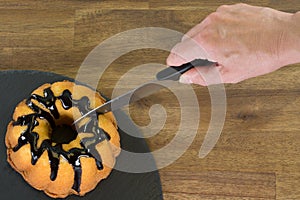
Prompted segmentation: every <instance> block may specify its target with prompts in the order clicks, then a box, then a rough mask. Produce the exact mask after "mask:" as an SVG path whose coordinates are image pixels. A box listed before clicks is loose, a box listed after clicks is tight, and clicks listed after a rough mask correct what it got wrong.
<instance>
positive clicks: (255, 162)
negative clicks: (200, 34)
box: [0, 0, 300, 200]
mask: <svg viewBox="0 0 300 200" xmlns="http://www.w3.org/2000/svg"><path fill="white" fill-rule="evenodd" d="M238 2H239V1H237V0H231V1H225V0H219V1H210V0H203V1H201V0H189V1H183V0H165V1H162V0H148V1H146V0H140V1H139V0H136V1H134V0H126V1H108V0H104V1H99V2H97V1H69V0H68V1H67V0H66V1H63V0H55V1H49V0H48V1H34V0H25V1H21V0H10V1H4V0H1V1H0V41H1V42H0V63H1V65H0V69H1V70H7V69H13V70H20V69H31V70H42V71H50V72H54V73H58V74H62V75H66V76H69V77H72V78H75V77H76V75H77V73H78V69H79V67H80V65H81V63H82V62H83V60H84V59H85V57H86V56H87V55H88V54H89V52H90V51H91V50H93V49H94V48H95V47H96V46H97V45H98V44H100V43H101V42H103V41H104V40H105V39H108V38H109V37H111V36H114V35H115V34H118V33H120V32H123V31H127V30H130V29H135V28H143V27H164V28H168V29H172V30H176V31H179V32H182V33H185V32H186V31H188V30H189V29H190V28H191V27H193V26H194V25H195V24H197V23H198V22H200V21H201V20H202V19H204V18H205V16H206V15H208V14H209V13H211V12H213V11H214V10H215V9H216V8H217V7H218V6H220V5H222V4H226V3H227V4H228V3H238ZM243 2H246V3H251V4H253V5H259V6H269V7H272V8H275V9H278V10H282V11H287V12H296V11H299V10H300V3H299V1H298V0H289V1H283V0H278V1H275V0H251V1H250V0H249V1H243ZM167 56H168V52H167V51H165V50H160V49H151V48H150V49H149V48H147V49H139V50H135V51H131V52H129V53H127V54H125V55H123V56H121V57H119V58H118V59H116V60H115V61H114V62H113V63H112V64H111V65H110V66H109V68H108V69H107V71H106V72H105V76H104V77H103V78H102V79H101V80H100V82H99V85H98V89H99V90H101V91H102V92H103V93H104V94H105V95H106V96H109V97H110V96H111V94H112V93H113V89H114V86H115V85H116V83H117V81H118V80H119V79H120V78H121V77H122V75H124V74H126V73H127V72H128V71H129V70H130V69H132V68H134V67H136V66H139V65H142V64H145V63H161V64H164V63H165V59H166V57H167ZM299 66H300V65H292V66H287V67H285V68H282V69H280V70H278V71H276V72H274V73H271V74H268V75H265V76H260V77H257V78H253V79H250V80H247V81H243V82H242V83H239V84H233V85H231V84H228V85H225V89H226V96H227V104H226V106H227V112H226V118H225V124H224V127H223V131H222V134H221V137H220V139H219V140H218V142H217V144H216V146H215V147H214V149H213V150H212V151H211V152H210V153H209V154H208V155H207V156H206V157H204V158H199V156H198V153H199V149H200V146H201V144H202V143H203V140H204V137H205V135H206V132H207V129H208V126H209V123H210V117H211V101H210V95H209V90H208V89H207V88H206V87H201V86H193V89H194V91H195V93H196V95H197V98H198V102H199V105H200V106H199V107H200V111H201V118H200V121H199V122H197V121H196V122H195V123H199V128H198V129H197V130H188V129H187V130H186V131H196V134H197V135H196V137H195V138H194V139H193V142H192V144H191V145H190V146H189V148H188V149H187V151H185V152H184V154H183V155H182V156H181V157H180V158H179V159H177V160H176V161H174V162H173V163H172V164H171V165H169V166H167V167H164V168H162V169H160V170H159V172H160V175H161V181H162V187H163V193H164V198H165V199H172V200H173V199H180V200H182V199H300V189H299V188H300V157H299V152H300V150H299V149H300V134H299V133H300V122H299V118H300V112H299V106H300V87H299V86H300V79H299V77H300V70H299ZM149 69H150V68H149ZM92 74H93V73H91V75H92ZM154 74H155V73H154V71H153V70H152V69H150V70H149V74H145V75H140V76H138V75H137V76H136V79H140V81H141V80H144V79H145V80H146V79H147V78H151V76H153V75H154ZM123 86H124V88H123V89H126V88H127V87H128V88H129V87H130V81H129V84H128V86H127V85H123ZM186 101H189V99H188V98H187V99H186ZM154 104H161V105H162V106H164V108H165V112H166V114H167V118H166V123H165V125H164V127H163V128H162V129H161V130H160V131H158V134H156V135H155V136H153V137H151V138H149V139H147V141H148V144H149V146H150V148H151V149H152V150H157V149H160V148H162V147H164V146H165V145H167V144H168V143H169V142H170V141H172V139H173V138H174V136H175V134H176V132H177V130H178V128H179V127H178V124H180V123H181V118H180V117H181V115H180V105H179V102H178V101H177V100H176V98H174V95H173V94H172V92H170V91H167V90H164V91H161V92H159V93H157V94H156V95H152V96H150V97H149V98H147V99H144V100H141V101H139V102H138V103H136V104H134V105H132V106H131V107H130V110H129V115H130V116H131V118H132V120H133V121H134V122H135V123H136V124H137V125H138V126H146V125H147V124H149V122H150V117H149V115H148V113H149V109H150V107H151V106H152V105H154ZM191 112H192V111H191ZM154 114H155V113H154ZM154 116H155V115H154ZM154 116H152V117H154ZM191 120H193V119H191ZM167 156H168V155H167V154H166V157H167Z"/></svg>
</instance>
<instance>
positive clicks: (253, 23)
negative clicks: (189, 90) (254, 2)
mask: <svg viewBox="0 0 300 200" xmlns="http://www.w3.org/2000/svg"><path fill="white" fill-rule="evenodd" d="M292 16H293V15H292V14H290V13H284V12H280V11H277V10H273V9H271V8H265V7H256V6H250V5H246V4H236V5H232V6H221V7H219V8H218V9H217V11H216V12H214V13H212V14H210V15H209V16H208V17H206V18H205V19H204V20H203V21H202V22H201V23H200V24H198V25H196V26H195V27H194V28H192V29H191V30H190V31H189V32H187V33H186V34H185V36H184V37H183V38H182V41H181V42H180V43H178V44H177V45H175V47H174V48H173V49H172V50H171V54H170V55H169V57H168V58H167V64H168V65H169V66H179V65H181V64H183V63H186V62H190V61H192V60H194V59H197V58H202V59H208V60H210V61H214V62H216V63H217V64H216V65H215V66H210V67H198V68H193V69H191V70H189V71H188V72H186V73H185V74H184V75H182V76H181V78H180V82H183V83H195V84H200V85H211V84H218V83H237V82H240V81H242V80H245V79H248V78H251V77H255V76H259V75H262V74H266V73H269V72H272V71H274V70H276V69H278V68H280V67H282V66H284V65H287V64H291V63H289V62H291V61H290V59H288V58H289V54H290V52H289V51H290V48H291V46H290V44H291V43H292V42H293V40H292V39H291V34H290V32H291V26H292V24H291V19H292ZM216 71H217V73H215V72H216Z"/></svg>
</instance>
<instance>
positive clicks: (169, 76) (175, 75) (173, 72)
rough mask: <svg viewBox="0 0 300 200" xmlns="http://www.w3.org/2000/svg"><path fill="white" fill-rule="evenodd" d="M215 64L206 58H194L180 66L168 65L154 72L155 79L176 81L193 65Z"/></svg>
mask: <svg viewBox="0 0 300 200" xmlns="http://www.w3.org/2000/svg"><path fill="white" fill-rule="evenodd" d="M213 64H215V62H211V61H208V60H203V59H196V60H193V61H191V62H188V63H185V64H183V65H181V66H178V67H175V66H170V67H168V68H166V69H163V70H161V71H160V72H158V73H157V74H156V79H157V80H158V81H163V80H172V81H178V80H179V77H180V76H181V75H182V74H184V73H185V72H187V71H188V70H190V69H192V68H194V67H198V66H199V67H204V66H210V65H213Z"/></svg>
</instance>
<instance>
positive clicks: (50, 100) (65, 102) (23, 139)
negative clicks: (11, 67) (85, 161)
mask: <svg viewBox="0 0 300 200" xmlns="http://www.w3.org/2000/svg"><path fill="white" fill-rule="evenodd" d="M32 100H35V101H37V102H38V103H40V104H41V105H42V106H43V107H45V108H46V109H47V110H49V111H50V113H49V112H47V111H46V110H44V109H42V108H40V107H39V106H37V105H36V104H34V102H33V101H32ZM56 100H60V102H61V104H62V107H63V108H64V109H65V110H68V109H70V108H71V107H72V106H76V107H77V108H78V109H79V111H80V112H81V113H82V114H84V113H86V112H88V111H89V110H91V108H90V102H89V99H88V98H87V97H82V98H81V99H79V100H74V99H72V94H71V92H70V91H69V90H64V91H63V93H62V94H61V95H60V96H59V97H55V95H54V94H53V92H52V90H51V88H50V87H49V88H46V89H45V90H44V96H39V95H36V94H32V95H31V97H30V98H29V99H28V100H27V101H26V104H27V106H28V107H29V108H31V109H32V110H33V111H34V113H33V114H29V115H24V116H20V117H18V119H17V120H16V121H14V122H13V126H27V129H26V130H25V131H24V132H23V133H22V134H21V136H20V137H19V139H18V144H17V145H16V146H15V147H14V148H13V151H18V150H19V149H20V148H21V147H22V146H24V145H25V144H27V143H29V144H30V149H31V155H32V157H31V163H32V165H35V164H36V163H37V161H38V159H39V158H40V157H41V156H42V154H43V153H44V151H47V152H48V158H49V161H50V168H51V174H50V179H51V180H52V181H54V180H55V179H56V177H57V172H58V168H59V160H60V157H63V158H64V159H66V160H67V161H68V162H69V163H70V164H71V165H72V166H73V169H74V185H73V187H72V188H73V189H74V190H76V191H77V192H80V184H81V174H82V168H81V163H80V158H81V157H92V158H94V159H95V164H96V166H97V168H98V169H99V170H101V169H103V165H102V162H101V156H100V154H99V153H98V152H97V150H96V145H97V144H98V143H99V142H101V141H103V140H105V139H108V140H110V136H109V135H108V133H106V132H105V131H104V130H103V129H102V128H100V127H99V126H98V119H97V118H98V116H97V117H94V118H90V120H89V121H88V122H87V123H86V124H85V125H83V126H82V127H80V128H79V130H78V131H79V132H87V133H93V135H94V136H93V137H89V138H82V139H81V143H80V145H81V148H72V149H70V150H69V151H65V150H64V149H63V148H62V145H63V144H64V143H66V142H68V140H69V139H68V138H66V139H63V140H62V142H60V143H57V142H58V141H53V140H51V138H50V139H45V140H44V141H43V142H42V143H41V145H40V147H39V148H38V147H37V141H38V139H39V134H38V133H36V132H34V128H35V127H36V126H38V125H39V122H38V119H41V120H47V122H48V123H49V124H50V126H51V127H52V130H54V129H55V128H56V124H55V119H58V118H59V117H60V116H59V113H58V110H57V108H56V105H55V102H56ZM74 131H75V130H74ZM74 134H76V136H77V134H78V133H77V132H76V133H74Z"/></svg>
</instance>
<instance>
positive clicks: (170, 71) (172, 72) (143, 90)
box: [73, 59, 215, 125]
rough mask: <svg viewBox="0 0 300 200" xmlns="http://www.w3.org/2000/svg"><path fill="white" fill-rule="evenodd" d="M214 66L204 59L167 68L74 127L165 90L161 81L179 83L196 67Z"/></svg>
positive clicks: (88, 113)
mask: <svg viewBox="0 0 300 200" xmlns="http://www.w3.org/2000/svg"><path fill="white" fill-rule="evenodd" d="M213 64H215V62H211V61H209V60H204V59H196V60H193V61H191V62H188V63H185V64H183V65H181V66H178V67H175V66H170V67H167V68H165V69H163V70H162V71H160V72H158V73H157V74H156V80H154V81H150V82H148V83H145V84H142V85H140V86H138V87H137V88H135V89H132V90H130V91H128V92H127V93H125V94H123V95H121V96H118V97H116V98H113V99H111V100H109V101H107V102H106V103H104V104H102V105H101V106H99V107H96V108H94V109H92V110H90V111H89V112H87V113H85V114H84V115H82V116H81V117H80V118H78V119H76V120H75V121H74V122H73V125H74V124H76V123H78V122H79V121H81V120H82V119H83V118H85V117H87V116H89V115H91V114H92V113H94V112H96V113H100V114H104V113H107V112H110V111H114V110H117V109H120V108H122V107H123V106H126V105H129V104H130V103H133V102H135V101H138V100H140V99H142V98H144V97H147V96H149V95H151V94H153V93H155V92H157V91H159V90H160V89H162V88H164V86H163V85H161V84H159V82H160V81H164V80H172V81H178V80H179V77H180V76H181V75H182V74H184V73H185V72H187V71H188V70H190V69H192V68H194V67H203V66H211V65H213Z"/></svg>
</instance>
